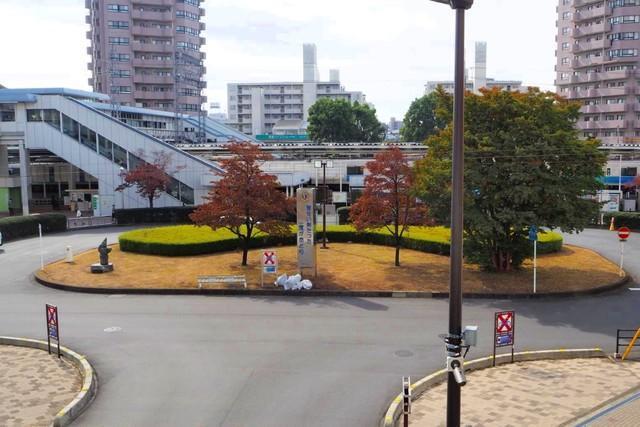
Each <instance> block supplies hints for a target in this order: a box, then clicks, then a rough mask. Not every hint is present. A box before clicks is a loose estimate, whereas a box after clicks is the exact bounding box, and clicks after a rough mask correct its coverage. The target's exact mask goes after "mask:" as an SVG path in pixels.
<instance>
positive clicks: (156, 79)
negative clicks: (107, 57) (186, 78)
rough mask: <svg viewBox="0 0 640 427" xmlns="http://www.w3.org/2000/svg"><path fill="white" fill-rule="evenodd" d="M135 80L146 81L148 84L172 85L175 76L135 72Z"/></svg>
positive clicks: (138, 81)
mask: <svg viewBox="0 0 640 427" xmlns="http://www.w3.org/2000/svg"><path fill="white" fill-rule="evenodd" d="M133 82H134V83H146V84H159V85H170V84H173V83H174V78H173V77H172V76H156V75H153V74H134V75H133Z"/></svg>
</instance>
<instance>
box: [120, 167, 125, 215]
mask: <svg viewBox="0 0 640 427" xmlns="http://www.w3.org/2000/svg"><path fill="white" fill-rule="evenodd" d="M120 185H124V168H123V167H122V166H120ZM120 201H121V202H122V209H123V210H124V189H123V190H122V191H121V192H120Z"/></svg>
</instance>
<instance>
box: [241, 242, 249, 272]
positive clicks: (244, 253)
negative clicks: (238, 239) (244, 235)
mask: <svg viewBox="0 0 640 427" xmlns="http://www.w3.org/2000/svg"><path fill="white" fill-rule="evenodd" d="M248 253H249V240H245V241H243V242H242V266H243V267H246V266H247V255H248Z"/></svg>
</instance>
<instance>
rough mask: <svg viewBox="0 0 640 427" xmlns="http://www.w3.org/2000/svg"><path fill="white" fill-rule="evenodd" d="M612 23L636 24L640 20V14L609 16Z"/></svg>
mask: <svg viewBox="0 0 640 427" xmlns="http://www.w3.org/2000/svg"><path fill="white" fill-rule="evenodd" d="M609 22H610V23H611V24H635V23H638V22H640V15H624V16H614V17H612V18H609Z"/></svg>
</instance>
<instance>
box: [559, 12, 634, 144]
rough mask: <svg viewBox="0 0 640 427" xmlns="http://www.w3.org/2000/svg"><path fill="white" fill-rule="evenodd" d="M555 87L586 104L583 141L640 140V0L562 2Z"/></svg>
mask: <svg viewBox="0 0 640 427" xmlns="http://www.w3.org/2000/svg"><path fill="white" fill-rule="evenodd" d="M557 11H558V21H557V27H558V36H557V50H556V57H557V65H556V88H557V92H558V94H560V95H562V96H565V97H567V98H569V99H574V100H577V101H580V103H581V104H582V108H581V110H580V111H581V117H580V120H579V122H578V124H577V127H578V128H579V129H580V131H581V133H582V136H583V137H589V136H593V137H597V138H598V139H600V140H601V141H602V145H603V146H605V147H607V146H608V147H615V146H616V145H619V144H623V143H631V142H636V141H640V102H639V101H638V97H639V95H640V85H639V84H638V78H639V77H640V75H639V74H637V72H638V70H637V68H638V65H640V60H639V57H638V50H639V49H640V37H639V36H640V0H559V4H558V8H557Z"/></svg>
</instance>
